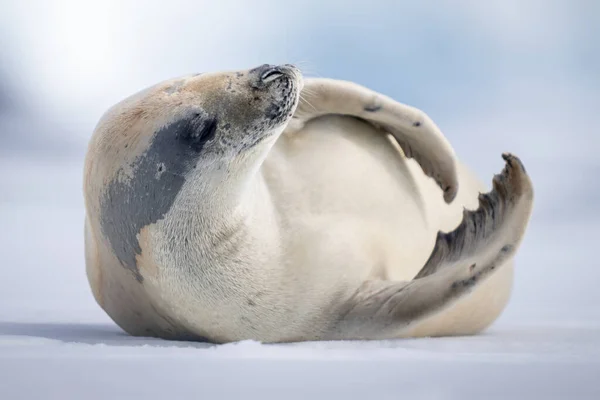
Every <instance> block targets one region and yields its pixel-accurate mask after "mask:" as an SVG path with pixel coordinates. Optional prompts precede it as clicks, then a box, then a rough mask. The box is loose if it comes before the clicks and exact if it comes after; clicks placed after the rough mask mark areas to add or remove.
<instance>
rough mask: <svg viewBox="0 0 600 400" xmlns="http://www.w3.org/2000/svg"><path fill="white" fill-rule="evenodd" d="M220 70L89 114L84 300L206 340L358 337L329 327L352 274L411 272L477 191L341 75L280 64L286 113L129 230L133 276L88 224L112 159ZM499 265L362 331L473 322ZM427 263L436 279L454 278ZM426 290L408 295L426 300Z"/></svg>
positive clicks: (461, 170)
mask: <svg viewBox="0 0 600 400" xmlns="http://www.w3.org/2000/svg"><path fill="white" fill-rule="evenodd" d="M231 74H233V73H231ZM228 76H230V74H212V75H202V76H199V77H186V78H182V80H172V81H167V82H165V83H161V84H159V85H157V86H155V87H153V88H150V89H148V90H147V91H145V92H143V93H141V94H139V95H137V96H134V97H132V98H131V99H128V100H127V101H126V102H124V103H120V104H118V105H117V106H115V107H114V108H113V109H112V110H110V111H109V112H108V113H107V114H106V115H105V116H104V117H103V119H102V120H101V122H100V123H99V125H98V128H97V129H96V131H95V132H94V136H93V137H92V140H91V142H90V148H89V151H88V155H87V158H86V170H85V177H84V188H85V197H86V209H87V217H86V228H85V232H86V236H85V238H86V265H87V271H88V277H89V281H90V285H91V287H92V292H93V294H94V296H95V298H96V299H97V301H98V303H99V304H100V306H101V307H102V308H103V309H104V310H105V311H106V312H107V313H108V314H109V315H110V316H111V318H113V320H115V322H116V323H117V324H119V325H120V326H121V327H122V328H123V329H125V330H126V331H127V332H129V333H131V334H133V335H152V336H159V337H165V338H187V337H189V338H206V339H208V340H211V341H214V342H228V341H235V340H242V339H256V340H261V341H266V342H284V341H295V340H322V339H342V338H353V337H355V338H365V337H363V336H362V334H357V335H355V336H352V334H350V333H347V332H346V333H339V332H338V331H337V329H338V328H337V327H333V328H332V326H333V325H332V324H335V321H337V320H338V319H339V315H338V314H339V313H340V311H339V310H340V307H342V306H343V305H344V304H346V303H347V302H348V301H350V300H351V299H352V298H353V296H355V294H356V293H357V291H360V288H361V285H363V284H364V283H365V282H367V281H371V280H382V281H390V282H409V281H411V280H412V279H413V278H414V277H415V275H416V274H417V273H418V272H419V270H420V269H421V268H422V267H423V266H424V265H425V263H426V262H427V260H428V257H429V256H430V254H431V253H432V250H433V248H434V244H435V243H436V235H437V233H438V231H440V230H441V231H446V232H447V231H451V230H453V229H454V228H456V227H457V226H458V225H459V223H460V222H461V220H462V218H463V207H467V208H469V209H476V208H477V207H478V199H477V197H478V194H479V193H480V192H484V191H487V190H488V189H487V187H486V186H487V185H483V184H482V183H481V182H480V181H479V180H478V179H477V178H476V176H475V175H474V174H473V172H471V171H470V170H469V169H468V167H466V166H465V165H463V164H462V163H461V162H460V161H459V160H458V158H457V156H456V155H455V154H454V151H453V150H452V148H451V146H450V144H449V143H448V141H447V140H446V139H445V138H444V136H443V135H442V133H441V131H440V130H439V128H438V127H437V126H436V125H435V124H434V123H433V121H431V119H430V118H429V117H427V115H426V114H425V113H424V112H423V111H421V110H417V109H415V108H412V107H409V106H405V105H402V104H400V103H398V102H396V101H394V100H392V99H389V98H387V97H384V96H382V95H380V94H378V93H375V92H372V91H369V90H368V89H366V88H363V87H361V86H359V85H356V84H354V83H349V82H342V81H335V80H329V79H327V80H323V79H306V80H304V82H303V81H302V78H301V77H300V75H297V76H295V77H294V79H295V82H296V84H297V85H299V87H302V84H304V89H303V92H302V97H303V99H304V100H301V101H300V105H299V107H298V108H297V110H296V114H295V118H294V119H292V120H290V121H289V124H287V125H283V126H281V127H279V128H277V129H274V131H273V135H274V136H273V137H272V138H270V139H267V140H266V141H265V142H264V143H263V144H261V145H260V146H257V147H255V148H253V149H251V150H250V151H248V153H247V154H243V155H240V156H239V157H240V158H239V159H232V160H231V163H232V164H231V165H232V168H231V170H230V171H228V172H227V173H228V174H230V175H228V176H227V177H226V178H224V180H223V181H219V182H221V183H223V182H224V183H225V184H219V185H216V184H215V185H214V186H211V185H212V183H210V182H208V183H207V180H212V179H216V178H214V177H215V176H217V175H216V174H217V173H216V172H210V169H209V170H208V174H209V178H207V177H206V173H205V174H204V176H200V175H194V176H193V177H190V179H189V180H188V181H187V183H186V185H185V186H184V187H183V188H182V190H181V192H180V193H179V195H178V198H177V200H176V202H175V203H174V204H173V207H172V208H171V210H170V211H169V213H168V214H167V215H166V216H165V218H164V219H163V220H160V221H158V222H156V223H154V224H151V225H148V226H146V227H144V228H143V229H142V230H141V231H140V232H139V234H138V240H139V243H140V247H141V248H142V253H141V254H139V255H138V256H137V262H138V268H139V270H140V273H141V274H142V276H143V277H144V281H143V283H140V282H138V281H136V280H135V279H134V278H133V277H132V276H131V275H130V274H128V273H127V271H126V270H125V269H124V268H123V267H122V266H121V265H120V264H119V262H118V260H117V258H116V257H115V255H114V254H113V252H112V250H111V248H110V245H109V244H108V241H107V240H106V238H105V237H104V236H103V233H102V231H101V229H100V227H99V222H98V218H99V215H98V213H99V200H98V199H99V197H100V195H101V193H102V191H103V190H104V189H103V188H104V187H105V186H106V184H107V182H110V180H111V179H115V175H116V171H117V169H118V168H119V167H121V166H123V165H128V164H129V163H131V161H132V160H134V159H135V158H136V157H137V156H139V155H140V154H143V152H144V149H145V148H146V147H147V146H148V144H149V142H150V140H151V135H152V133H153V132H154V131H155V130H156V129H157V128H158V127H160V126H162V125H164V123H165V121H168V120H169V119H170V118H171V117H172V115H173V114H176V113H177V112H178V110H179V108H181V107H183V106H185V105H186V102H197V103H202V104H210V103H211V102H215V101H217V99H219V98H220V97H221V96H224V95H226V94H223V93H222V91H223V85H224V82H225V81H226V79H227V77H228ZM174 84H176V85H177V90H176V91H175V92H174V93H171V91H170V90H167V89H168V88H170V87H172V86H173V85H174ZM240 90H244V89H243V88H241V89H240ZM365 107H367V109H370V110H375V111H365ZM415 122H418V124H416V126H415ZM286 126H287V127H286ZM386 132H387V133H389V135H388V134H386ZM394 138H395V139H394ZM122 143H128V146H127V149H125V148H124V147H123V146H122V145H121V144H122ZM405 154H408V155H411V156H412V157H413V158H407V157H406V156H405ZM490 162H494V163H495V162H496V159H493V160H491V161H490ZM207 168H208V167H207ZM424 171H425V172H424ZM205 172H206V171H205ZM132 173H135V171H132ZM428 175H429V176H428ZM430 176H431V177H430ZM432 177H433V178H434V179H432ZM211 182H212V181H211ZM441 188H444V190H445V191H442V189H441ZM207 198H208V201H207ZM528 199H529V197H528ZM518 204H520V205H519V207H521V208H522V211H520V212H519V213H516V214H515V215H517V217H518V218H519V219H518V220H517V219H515V218H517V217H512V218H513V220H512V222H511V224H512V225H511V226H519V227H521V228H520V229H521V231H519V232H518V233H514V232H516V231H515V229H516V228H515V229H513V228H510V229H508V230H507V232H512V233H511V234H512V235H513V236H510V235H509V234H508V233H506V234H503V235H505V236H502V238H501V239H502V240H504V241H507V242H511V243H518V242H519V241H520V239H521V237H522V235H523V233H524V226H525V225H526V223H527V220H528V218H529V214H528V213H529V211H530V208H531V201H530V200H527V201H526V202H525V203H518ZM523 204H524V205H523ZM503 232H504V231H503ZM183 237H191V238H194V239H195V240H196V242H195V247H194V248H192V249H190V248H186V249H187V250H186V251H185V252H183V251H181V250H178V249H180V247H178V243H177V241H178V238H183ZM215 237H226V238H228V239H227V240H216V239H215ZM498 243H500V241H499V242H498ZM511 257H512V254H511ZM500 264H501V265H499V266H498V267H497V268H496V269H495V272H494V273H493V274H491V275H490V276H489V277H487V278H486V279H485V280H482V281H481V282H479V283H478V284H477V285H475V286H474V288H473V290H472V291H469V292H468V293H465V294H464V295H461V296H459V297H457V298H455V299H453V300H452V301H447V302H444V304H445V305H444V306H443V307H438V308H436V309H434V310H433V311H432V312H427V313H424V314H423V315H422V317H419V318H418V319H415V320H412V321H401V323H399V324H398V327H397V328H396V329H393V330H392V331H393V332H392V333H383V332H382V333H381V334H373V335H372V336H371V337H366V338H381V337H408V336H440V335H458V334H461V335H462V334H475V333H477V332H480V331H481V330H483V329H485V328H486V327H488V326H489V325H490V324H491V323H493V321H494V320H495V319H496V318H497V317H498V316H499V315H500V313H501V312H502V310H503V309H504V307H505V306H506V304H507V301H508V299H509V297H510V292H511V287H512V280H513V261H512V258H509V259H507V260H504V259H503V260H502V261H501V263H500ZM183 266H185V268H184V267H183ZM478 268H479V267H478ZM465 271H466V270H465ZM465 273H466V272H465ZM436 274H437V273H436ZM436 274H434V275H435V276H436V278H435V279H438V281H436V282H435V285H438V286H439V285H446V286H448V285H450V284H451V283H452V279H457V278H456V277H454V278H448V277H444V276H443V273H439V274H438V275H436ZM438 276H439V278H437V277H438ZM457 276H458V275H457ZM461 276H462V275H461ZM431 287H432V288H433V287H434V286H431ZM435 287H437V286H435ZM431 290H434V289H426V290H425V289H424V291H421V292H419V294H418V295H419V296H425V297H427V296H428V297H431V296H433V295H435V293H434V292H431V293H430V292H429V291H431ZM415 299H417V300H418V299H420V297H415ZM416 307H417V308H418V305H417V306H416ZM364 323H366V322H364ZM353 324H356V323H354V322H353ZM358 328H362V327H361V326H359V327H358ZM352 329H354V328H352Z"/></svg>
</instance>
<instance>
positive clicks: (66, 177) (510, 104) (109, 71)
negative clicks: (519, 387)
mask: <svg viewBox="0 0 600 400" xmlns="http://www.w3.org/2000/svg"><path fill="white" fill-rule="evenodd" d="M262 63H295V64H297V65H299V66H300V67H301V69H302V70H303V71H305V73H306V74H307V75H312V76H323V77H333V78H339V79H347V80H352V81H355V82H358V83H360V84H363V85H365V86H368V87H370V88H372V89H375V90H378V91H380V92H382V93H384V94H386V95H389V96H391V97H393V98H395V99H396V100H398V101H401V102H403V103H407V104H410V105H413V106H416V107H419V108H421V109H423V110H424V111H425V112H427V113H428V114H429V115H430V116H431V117H432V118H433V119H434V120H435V121H436V123H437V124H438V125H439V126H440V127H441V129H442V131H443V132H444V133H445V135H446V136H447V137H448V138H449V140H450V142H451V143H452V145H453V146H454V148H455V150H456V151H457V153H458V154H459V156H460V157H461V158H462V159H463V160H464V161H465V162H466V163H468V164H469V165H470V166H471V167H472V168H473V169H474V171H475V172H476V173H477V175H478V176H479V177H480V178H481V179H482V180H484V181H485V182H486V183H488V184H489V182H490V179H491V177H492V174H494V173H495V172H497V171H499V170H500V169H501V168H502V164H503V162H502V160H501V158H500V153H501V152H503V151H510V152H514V153H515V154H517V155H519V156H520V157H521V158H522V159H523V161H524V162H525V164H526V167H527V169H528V172H529V173H530V175H531V176H532V179H533V182H534V185H535V190H536V203H535V208H534V213H533V216H532V220H531V223H530V226H529V229H528V232H527V236H526V239H525V241H524V242H523V245H522V247H521V250H520V252H519V254H518V256H517V267H516V276H515V288H514V292H513V297H512V300H511V302H510V304H509V306H508V308H507V309H506V311H505V313H504V314H503V315H502V317H501V318H500V319H499V320H498V321H497V323H496V325H495V328H496V329H500V331H501V330H502V327H507V329H508V327H514V326H516V327H526V326H534V327H538V328H537V329H539V330H540V338H543V337H544V335H545V333H542V332H547V334H548V335H552V332H553V329H558V328H564V327H567V326H569V327H572V328H573V329H574V331H573V332H575V335H578V332H579V333H581V332H585V329H588V328H589V327H590V326H598V325H600V290H598V284H599V282H600V262H599V260H598V257H597V251H598V248H600V239H599V237H598V233H597V229H598V228H599V226H600V184H599V183H598V176H599V175H600V158H599V156H598V151H599V150H600V130H599V128H598V124H597V120H598V115H599V113H600V111H599V108H600V2H599V1H595V0H587V1H586V0H574V1H567V0H564V1H553V0H545V1H543V0H521V1H519V0H503V1H502V0H487V1H484V0H481V1H476V0H470V1H468V0H456V1H451V0H441V1H411V2H406V1H374V0H373V1H354V0H348V1H341V0H340V1H318V0H315V1H302V0H296V1H284V0H280V1H252V0H250V1H231V0H227V1H226V0H212V1H205V0H204V1H181V0H170V1H165V2H156V1H119V0H102V1H78V0H63V1H59V0H40V1H34V0H21V1H17V0H14V1H11V0H0V255H1V257H0V329H4V332H2V331H1V330H0V335H1V334H2V333H4V334H5V335H9V334H13V335H17V336H19V335H30V336H36V332H37V331H36V329H37V330H39V329H42V328H44V327H46V328H47V329H50V331H52V330H53V329H54V331H55V332H59V333H56V334H48V335H47V336H48V337H50V338H53V339H60V340H62V341H63V342H64V341H65V340H64V339H65V338H64V335H62V334H61V333H60V332H63V331H65V329H66V332H70V331H69V328H64V326H63V328H64V329H63V328H61V325H60V324H62V323H65V324H66V323H72V324H96V323H101V324H102V323H103V324H109V325H102V326H105V327H106V326H110V321H109V320H108V319H107V318H106V317H105V316H104V314H103V313H102V312H101V311H100V310H99V308H98V307H97V306H96V304H95V303H94V301H93V299H92V297H91V294H90V292H89V289H88V286H87V281H86V279H85V273H84V261H83V201H82V200H83V197H82V190H81V181H82V161H83V157H84V154H85V151H86V145H87V141H88V139H89V137H90V135H91V132H92V130H93V129H94V126H95V123H96V122H97V120H98V118H99V117H100V116H101V114H102V113H103V112H104V111H105V110H106V109H107V108H108V107H109V106H111V105H112V104H114V103H115V102H117V101H119V100H121V99H122V98H123V97H125V96H128V95H129V94H131V93H133V92H135V91H137V90H140V89H142V88H144V87H146V86H149V85H151V84H154V83H155V82H157V81H160V80H163V79H166V78H169V77H173V76H177V75H183V74H187V73H190V72H203V71H214V70H223V69H227V70H230V69H244V68H250V67H253V66H256V65H258V64H262ZM43 323H46V325H43ZM26 324H29V325H26ZM68 326H71V325H68ZM76 326H82V325H72V326H71V327H76ZM83 326H86V327H88V328H89V329H90V331H92V332H94V326H96V325H83ZM543 326H546V327H548V328H547V330H543V329H546V328H543V329H542V328H540V327H543ZM553 327H554V328H553ZM586 327H588V328H586ZM38 328H39V329H38ZM72 329H75V330H76V329H77V328H72ZM86 329H87V328H86ZM86 332H87V331H86ZM554 332H555V331H554ZM594 332H595V333H598V332H600V331H594ZM66 335H67V336H68V333H67V334H66ZM38 336H40V335H38ZM41 336H43V335H41ZM80 336H81V337H84V339H81V340H85V332H84V333H82V334H81V335H80ZM92 336H93V333H92ZM69 337H70V336H69ZM500 340H502V339H500ZM536 340H537V339H536ZM540 340H541V339H540ZM67 342H68V340H67ZM533 342H535V340H533ZM575 342H577V340H575ZM527 343H528V342H527ZM530 344H531V343H530ZM423 347H424V348H427V346H425V345H423ZM467 347H468V345H467ZM525 347H526V344H525ZM498 349H500V350H498ZM498 349H496V350H494V351H495V352H502V350H501V349H502V346H500V347H499V348H498ZM538 350H539V349H538ZM1 351H2V349H1V348H0V365H2V358H1ZM13 351H16V350H14V349H13ZM15 354H20V353H15ZM15 357H17V356H15ZM0 369H1V367H0ZM1 383H2V377H0V387H1Z"/></svg>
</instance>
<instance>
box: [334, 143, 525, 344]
mask: <svg viewBox="0 0 600 400" xmlns="http://www.w3.org/2000/svg"><path fill="white" fill-rule="evenodd" d="M503 158H504V160H505V161H506V166H505V168H504V170H503V171H502V173H501V174H499V175H496V176H495V177H494V179H493V190H492V191H491V192H489V193H486V194H482V195H480V197H479V208H478V209H477V210H475V211H465V212H464V216H463V221H462V222H461V224H460V225H459V226H458V227H457V228H456V229H455V230H454V231H452V232H450V233H446V234H444V233H440V234H439V235H438V238H437V241H436V244H435V247H434V249H433V252H432V254H431V256H430V258H429V260H428V261H427V263H426V264H425V266H424V267H423V269H422V270H421V271H420V272H419V273H418V274H417V276H416V277H415V279H414V280H412V281H410V282H392V281H382V280H376V281H367V282H365V283H364V284H363V285H361V287H360V288H359V289H358V290H357V291H356V292H355V294H354V295H353V296H352V297H351V298H350V299H349V300H348V301H347V302H346V304H344V308H343V309H342V310H341V311H340V316H339V318H338V319H337V321H336V323H335V325H334V327H333V329H332V330H331V331H330V332H329V333H330V334H331V338H337V339H361V338H393V337H398V336H400V335H401V333H402V330H403V329H405V328H407V327H408V326H410V325H411V324H413V323H415V322H418V321H419V320H422V319H423V318H425V317H428V316H430V315H432V314H434V313H436V312H439V311H441V310H443V309H444V308H446V307H448V306H450V305H451V304H453V302H454V301H456V300H457V299H459V298H460V297H461V296H463V295H465V294H467V293H469V292H470V291H471V290H472V289H473V288H475V287H476V286H477V285H478V284H479V283H480V282H482V281H483V280H484V279H485V278H487V277H488V276H490V275H491V274H492V273H493V271H494V270H496V269H497V268H498V267H500V266H502V265H503V264H504V263H505V261H506V260H508V259H509V258H510V257H512V256H513V255H514V253H515V251H516V250H517V248H518V246H519V244H520V243H521V240H522V238H523V235H524V232H525V229H526V227H527V224H528V222H529V217H530V214H531V209H532V205H533V188H532V185H531V181H530V180H529V177H528V176H527V174H526V172H525V168H524V167H523V164H522V163H521V161H520V160H519V159H518V158H517V157H515V156H513V155H510V154H503Z"/></svg>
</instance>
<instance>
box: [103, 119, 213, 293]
mask: <svg viewBox="0 0 600 400" xmlns="http://www.w3.org/2000/svg"><path fill="white" fill-rule="evenodd" d="M216 130H217V121H216V120H215V119H214V118H209V117H207V116H206V115H203V114H201V113H198V112H194V113H191V114H190V115H189V116H187V117H184V118H182V119H180V120H177V121H175V122H172V123H170V124H169V125H167V126H165V127H163V128H162V129H160V130H159V131H158V132H156V134H155V135H154V137H153V139H152V143H151V144H150V146H149V147H148V149H147V150H146V152H145V153H144V154H143V155H141V156H140V157H139V158H138V159H137V160H136V161H135V162H134V164H133V165H132V171H133V173H132V177H131V178H130V179H128V178H126V177H125V174H124V173H123V171H119V173H118V174H117V178H115V179H114V180H113V181H112V182H110V183H109V184H108V187H107V189H106V191H105V193H104V195H103V197H102V199H101V210H100V211H101V214H100V223H101V226H102V231H103V233H104V235H105V236H106V238H107V239H108V241H109V242H110V244H111V246H112V248H113V251H114V253H115V255H116V256H117V258H118V259H119V261H120V262H121V265H123V267H124V268H126V269H128V270H129V271H131V272H132V273H133V274H134V276H135V278H136V279H137V280H138V281H139V282H142V281H143V278H142V276H141V274H140V272H139V270H138V267H137V264H136V259H135V257H136V255H137V254H140V253H141V248H140V244H139V243H138V239H137V235H138V233H139V232H140V230H141V229H142V228H143V227H145V226H147V225H150V224H153V223H155V222H157V221H158V220H160V219H162V218H164V216H165V214H166V213H167V212H168V211H169V210H170V208H171V206H172V204H173V202H174V201H175V198H176V197H177V194H178V193H179V191H180V190H181V187H182V186H183V184H184V183H185V176H186V174H187V173H188V172H189V171H190V170H191V169H192V168H193V167H194V165H195V164H196V160H197V159H198V157H200V153H201V151H202V148H203V147H204V145H205V144H206V143H207V142H208V141H210V140H211V139H213V137H214V136H215V132H216ZM161 168H162V172H161Z"/></svg>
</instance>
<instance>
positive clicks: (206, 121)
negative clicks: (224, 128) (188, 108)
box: [177, 113, 217, 152]
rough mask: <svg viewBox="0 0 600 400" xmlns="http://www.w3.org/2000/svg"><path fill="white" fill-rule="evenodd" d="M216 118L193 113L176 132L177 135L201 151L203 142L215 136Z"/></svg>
mask: <svg viewBox="0 0 600 400" xmlns="http://www.w3.org/2000/svg"><path fill="white" fill-rule="evenodd" d="M216 132H217V119H216V118H209V117H206V116H205V115H202V114H201V113H195V114H194V115H193V116H192V117H191V118H190V119H189V120H187V121H185V125H184V126H182V127H181V129H180V130H179V131H178V132H177V137H178V138H179V139H180V140H182V141H184V142H186V143H187V144H189V146H190V147H191V148H192V149H194V150H195V151H198V152H199V151H201V150H202V148H203V147H204V144H205V143H206V142H208V141H209V140H211V139H212V138H214V137H215V133H216Z"/></svg>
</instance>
